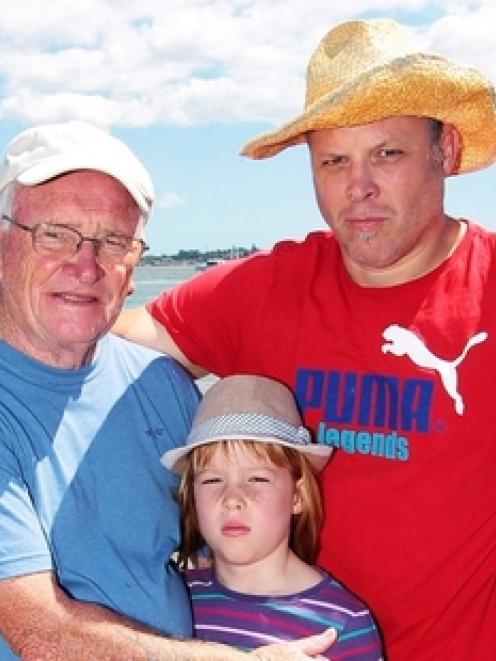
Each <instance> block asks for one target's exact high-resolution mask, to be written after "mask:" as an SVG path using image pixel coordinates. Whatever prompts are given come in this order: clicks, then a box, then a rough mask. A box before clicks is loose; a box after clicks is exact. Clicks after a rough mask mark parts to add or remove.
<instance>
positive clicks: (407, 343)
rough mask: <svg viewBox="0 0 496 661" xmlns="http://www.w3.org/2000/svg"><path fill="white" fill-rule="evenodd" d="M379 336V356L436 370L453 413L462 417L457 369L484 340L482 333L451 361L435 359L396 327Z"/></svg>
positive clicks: (417, 340) (410, 334) (416, 339)
mask: <svg viewBox="0 0 496 661" xmlns="http://www.w3.org/2000/svg"><path fill="white" fill-rule="evenodd" d="M382 337H383V338H384V339H385V340H386V342H385V343H384V344H383V345H382V353H392V354H394V355H395V356H408V357H409V358H410V360H411V361H412V362H413V363H415V365H418V366H419V367H425V368H427V369H432V370H436V372H437V373H438V374H439V376H440V378H441V382H442V384H443V386H444V388H445V390H446V392H447V393H448V395H449V396H450V397H451V399H452V400H453V401H454V403H455V411H456V412H457V413H458V415H463V411H464V408H465V405H464V402H463V398H462V396H461V395H460V393H459V392H458V372H457V368H458V365H460V363H461V362H462V361H463V360H464V359H465V356H466V355H467V353H468V352H469V350H470V349H471V348H472V347H473V346H475V345H476V344H480V343H481V342H484V341H485V340H487V333H486V332H482V333H477V335H474V336H473V337H471V338H470V339H469V340H468V342H467V344H466V345H465V348H464V349H463V351H462V352H461V354H460V355H459V356H458V358H455V360H443V359H442V358H439V357H438V356H435V355H434V354H433V353H432V351H430V350H429V349H428V348H427V347H426V346H425V344H424V343H423V342H422V340H421V339H420V338H419V337H417V335H415V333H413V332H412V331H411V330H409V329H408V328H403V327H402V326H398V325H397V324H392V325H391V326H388V327H387V328H386V329H385V330H384V332H383V333H382Z"/></svg>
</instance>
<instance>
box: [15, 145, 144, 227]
mask: <svg viewBox="0 0 496 661" xmlns="http://www.w3.org/2000/svg"><path fill="white" fill-rule="evenodd" d="M76 170H95V171H97V172H103V173H104V174H108V175H110V176H111V177H113V178H114V179H117V181H119V182H120V183H121V184H122V185H123V186H124V188H125V189H126V190H127V191H128V192H129V194H130V195H131V196H132V197H133V199H134V200H135V202H136V204H137V205H138V206H139V208H140V210H141V211H142V213H143V214H144V216H145V217H148V216H149V214H150V208H151V204H152V201H151V200H150V199H149V198H148V197H147V196H146V195H145V194H144V192H143V190H141V188H139V187H138V186H136V185H135V184H133V183H132V179H133V176H132V175H131V174H130V175H129V176H127V173H126V172H125V171H124V170H123V167H122V163H120V164H119V165H118V166H116V163H115V160H110V159H108V160H107V159H105V157H104V156H103V155H102V154H98V155H95V154H91V153H86V152H80V151H79V152H78V151H75V152H74V153H73V154H54V155H52V156H50V157H49V158H44V159H43V161H41V162H40V163H37V164H35V165H32V166H31V167H29V168H28V169H27V170H25V171H24V172H22V173H20V174H19V175H18V176H17V177H16V181H18V182H19V183H20V184H23V185H24V186H35V185H37V184H42V183H44V182H45V181H48V180H49V179H53V178H54V177H58V176H59V175H61V174H66V173H68V172H74V171H76Z"/></svg>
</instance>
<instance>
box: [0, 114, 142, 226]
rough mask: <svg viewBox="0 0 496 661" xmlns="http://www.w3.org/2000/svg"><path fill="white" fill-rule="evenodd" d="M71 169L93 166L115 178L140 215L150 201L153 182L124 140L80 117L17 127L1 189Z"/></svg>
mask: <svg viewBox="0 0 496 661" xmlns="http://www.w3.org/2000/svg"><path fill="white" fill-rule="evenodd" d="M75 170H96V171H97V172H103V173H105V174H108V175H110V176H111V177H114V179H117V181H119V182H120V183H121V184H122V185H123V186H124V188H126V189H127V190H128V191H129V193H130V194H131V195H132V197H133V198H134V200H135V201H136V204H137V205H138V206H139V208H140V209H141V212H142V214H143V216H144V218H145V220H146V219H147V218H148V217H149V215H150V212H151V208H152V204H153V197H154V193H153V184H152V181H151V178H150V175H149V174H148V172H147V170H146V169H145V167H144V166H143V165H142V163H141V162H140V161H139V160H138V158H137V157H136V156H135V155H134V154H133V152H132V151H131V150H130V149H129V147H127V146H126V145H125V144H124V143H123V142H121V141H120V140H118V139H117V138H114V137H113V136H112V135H110V133H108V132H107V131H105V130H103V129H101V128H98V127H97V126H94V125H92V124H88V123H86V122H81V121H70V122H64V123H60V124H43V125H41V126H35V127H33V128H30V129H27V130H26V131H23V132H22V133H19V135H17V136H16V137H15V138H14V139H13V140H12V141H11V143H10V144H9V145H8V147H7V149H6V152H5V156H4V161H3V163H2V165H1V168H0V191H2V190H3V189H4V188H5V186H7V185H9V184H11V183H13V182H15V181H17V182H19V183H20V184H22V185H23V186H36V185H37V184H41V183H43V182H44V181H48V180H49V179H52V178H54V177H57V176H59V175H61V174H64V173H67V172H73V171H75Z"/></svg>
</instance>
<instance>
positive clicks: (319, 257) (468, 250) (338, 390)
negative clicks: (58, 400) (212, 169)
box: [121, 19, 496, 661]
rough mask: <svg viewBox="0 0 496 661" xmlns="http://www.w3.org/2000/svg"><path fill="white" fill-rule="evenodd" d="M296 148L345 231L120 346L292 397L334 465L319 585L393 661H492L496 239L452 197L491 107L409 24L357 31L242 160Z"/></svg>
mask: <svg viewBox="0 0 496 661" xmlns="http://www.w3.org/2000/svg"><path fill="white" fill-rule="evenodd" d="M299 143H307V145H308V148H309V151H310V158H311V167H312V172H313V178H314V184H315V190H316V195H317V200H318V203H319V206H320V209H321V212H322V215H323V217H324V219H325V221H326V223H327V224H328V225H329V228H330V230H331V231H330V232H314V233H311V234H310V235H309V236H308V237H307V238H306V239H305V240H304V241H302V242H291V241H285V242H282V243H280V244H278V245H276V246H275V247H274V248H273V249H272V250H271V251H270V252H266V253H265V252H264V253H259V254H257V255H254V256H252V257H250V258H247V259H245V260H242V261H240V262H238V263H228V264H225V265H223V266H220V267H219V268H217V269H213V270H210V271H209V272H206V273H204V274H202V275H201V276H200V277H197V278H194V279H193V280H192V281H190V282H188V283H186V284H184V285H183V286H180V287H179V288H177V289H176V290H175V291H171V292H168V293H167V294H164V295H162V296H160V297H158V298H157V299H156V300H155V301H153V302H152V303H151V304H150V305H149V306H148V309H147V311H144V310H140V311H137V312H135V313H134V314H132V315H131V317H130V318H129V319H128V320H127V321H126V320H123V324H124V325H125V324H127V325H128V331H127V332H128V334H129V335H130V336H133V337H135V338H137V339H141V340H142V341H144V342H148V343H150V344H152V345H153V344H155V345H156V346H159V347H160V348H162V349H166V350H167V351H168V352H170V353H171V354H173V355H175V356H176V357H177V358H178V359H179V360H181V361H182V362H183V363H184V364H185V365H186V366H187V367H188V368H189V369H190V370H191V371H192V372H193V373H195V374H200V373H201V372H202V370H203V371H205V370H207V371H211V372H215V373H217V374H220V375H226V374H229V373H233V372H242V371H245V372H248V371H251V372H257V373H260V374H266V375H268V376H272V377H274V378H277V379H279V380H281V381H283V382H285V383H286V384H287V385H289V386H290V387H291V388H292V389H293V390H294V391H295V393H296V395H297V397H298V400H299V403H300V406H301V408H302V410H303V412H304V417H305V422H306V423H307V424H308V425H310V426H311V427H313V429H314V430H315V432H316V437H317V440H318V442H319V443H326V444H330V445H332V446H334V447H335V448H336V452H335V453H334V457H333V459H332V460H331V462H330V464H329V466H328V467H327V468H326V469H325V471H324V473H323V477H322V487H323V492H324V503H325V510H326V522H325V525H324V529H323V532H322V535H321V553H320V558H319V560H320V563H321V565H322V566H323V567H324V568H325V569H328V570H329V571H330V572H331V573H332V574H334V575H335V576H337V577H338V578H339V579H340V580H341V581H342V582H343V583H344V584H345V585H347V586H348V587H349V588H350V589H351V590H352V591H354V592H355V593H356V594H357V595H359V596H360V597H361V598H362V599H364V601H365V602H366V603H367V604H368V605H369V606H370V607H371V609H372V611H373V612H374V613H375V614H376V616H377V618H378V621H379V626H380V627H381V629H382V632H383V634H384V637H385V643H386V650H387V655H388V659H389V660H390V661H405V660H408V661H411V660H412V659H415V661H432V659H450V661H455V660H456V661H462V660H466V659H474V660H475V659H477V661H489V660H490V659H491V660H493V659H495V658H496V634H495V631H496V545H495V544H494V540H495V539H496V482H495V480H494V476H493V472H494V466H495V460H496V443H495V442H494V430H493V425H492V423H491V422H490V416H489V412H490V411H491V410H492V407H493V405H494V404H493V402H494V398H495V394H496V390H495V387H494V375H493V364H494V360H495V351H496V344H495V343H494V341H493V335H494V334H495V333H496V306H495V305H494V302H493V294H492V292H493V290H494V288H495V286H496V260H495V259H494V257H493V255H494V253H495V250H496V236H495V235H493V234H492V233H489V232H488V231H486V230H484V229H482V228H481V227H479V226H477V225H476V224H475V223H473V222H469V221H467V220H463V219H459V218H452V217H449V216H447V215H446V214H445V212H444V206H443V197H444V180H445V177H448V176H453V175H457V174H461V173H464V172H469V171H473V170H477V169H479V168H483V167H485V166H488V165H489V164H491V163H492V162H493V161H494V160H495V158H496V114H495V92H494V89H493V87H492V86H491V84H490V83H489V82H488V81H487V80H486V79H485V78H484V77H483V76H482V75H481V74H480V73H478V72H476V71H474V70H472V69H467V68H464V67H462V66H460V65H457V64H455V63H453V62H450V61H448V60H446V59H445V58H443V57H440V56H438V55H434V54H431V53H425V52H420V51H419V49H418V47H417V46H416V45H415V44H414V43H412V41H411V39H410V37H409V34H408V33H407V32H406V31H405V29H403V28H402V27H401V26H400V25H398V24H397V23H395V22H393V21H391V20H385V19H379V20H369V21H350V22H346V23H343V24H341V25H338V26H337V27H335V28H334V29H332V30H331V31H330V32H329V33H328V34H327V35H326V36H325V37H324V38H323V40H322V41H321V43H320V44H319V46H318V47H317V49H316V51H315V53H314V54H313V55H312V57H311V60H310V63H309V66H308V73H307V93H306V102H305V109H304V111H303V112H302V113H301V114H300V115H299V116H298V117H296V119H294V120H293V121H290V122H288V123H287V124H285V125H284V126H283V127H282V128H280V129H277V130H275V131H271V132H269V133H267V134H265V135H262V136H260V137H259V138H257V139H255V140H253V141H251V142H249V143H248V144H247V145H246V146H245V147H244V149H243V154H245V155H247V156H250V157H252V158H265V157H268V156H272V155H274V154H277V153H278V152H279V151H281V150H282V149H285V148H286V147H288V146H290V145H295V144H299ZM133 323H134V328H133ZM121 328H122V327H121Z"/></svg>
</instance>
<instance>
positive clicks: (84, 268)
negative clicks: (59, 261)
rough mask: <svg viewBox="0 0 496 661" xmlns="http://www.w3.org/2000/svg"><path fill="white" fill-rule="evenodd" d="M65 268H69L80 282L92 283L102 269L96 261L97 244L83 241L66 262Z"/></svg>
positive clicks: (97, 278)
mask: <svg viewBox="0 0 496 661" xmlns="http://www.w3.org/2000/svg"><path fill="white" fill-rule="evenodd" d="M66 268H71V269H72V270H73V271H74V275H75V277H76V278H77V279H78V280H79V282H81V283H84V284H92V283H94V282H96V281H97V280H99V279H100V278H101V277H102V275H103V273H104V271H103V269H102V267H101V266H100V263H99V262H98V258H97V245H96V244H95V243H93V242H91V241H83V242H82V244H81V247H80V249H79V250H78V251H77V253H76V254H75V255H73V256H72V257H71V259H70V260H69V261H67V262H66Z"/></svg>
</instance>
